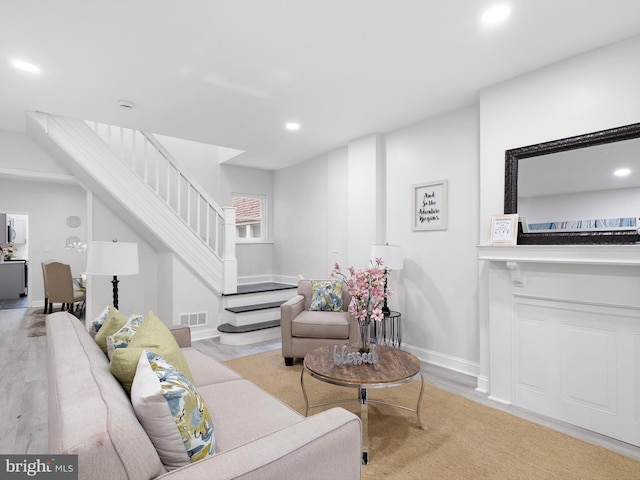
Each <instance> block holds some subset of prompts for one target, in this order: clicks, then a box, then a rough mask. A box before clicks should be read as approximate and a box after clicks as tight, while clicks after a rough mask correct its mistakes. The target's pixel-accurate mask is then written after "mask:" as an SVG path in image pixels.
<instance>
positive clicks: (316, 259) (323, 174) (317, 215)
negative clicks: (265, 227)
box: [273, 155, 346, 278]
mask: <svg viewBox="0 0 640 480" xmlns="http://www.w3.org/2000/svg"><path fill="white" fill-rule="evenodd" d="M345 167H346V165H345ZM329 175H330V173H329V171H328V160H327V156H326V155H325V156H321V157H318V158H315V159H313V160H309V161H306V162H303V163H299V164H297V165H293V166H291V167H288V168H284V169H282V170H278V171H276V172H275V173H274V182H273V183H274V188H273V191H274V202H273V203H274V229H273V241H274V245H273V250H274V271H275V273H276V274H280V275H284V276H293V277H295V276H297V275H302V276H303V277H305V278H326V277H327V276H328V275H329V273H330V272H331V270H330V269H329V268H328V266H329V263H328V260H327V248H328V247H327V231H328V230H330V229H331V226H329V224H330V223H331V219H332V218H333V216H334V215H337V216H338V217H340V216H341V215H342V214H343V213H344V208H345V207H339V206H338V207H337V210H334V209H332V210H331V211H330V210H329V205H332V206H333V207H336V203H337V199H338V198H340V197H336V196H335V195H334V196H331V197H329V196H328V195H327V193H328V190H329V185H330V184H331V182H332V178H333V175H332V176H331V177H330V176H329ZM337 175H338V176H340V175H344V174H343V172H342V171H340V172H339V173H337ZM344 195H345V193H344V192H343V195H342V198H343V199H344ZM342 227H343V222H341V221H339V222H338V223H337V225H336V228H342ZM343 231H344V232H345V233H346V229H345V230H343ZM336 248H339V249H341V250H342V249H343V248H346V245H344V247H343V246H342V245H339V246H336Z"/></svg>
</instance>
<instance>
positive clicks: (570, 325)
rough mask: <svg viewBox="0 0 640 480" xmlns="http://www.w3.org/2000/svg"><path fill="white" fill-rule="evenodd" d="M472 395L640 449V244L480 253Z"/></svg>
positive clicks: (485, 249)
mask: <svg viewBox="0 0 640 480" xmlns="http://www.w3.org/2000/svg"><path fill="white" fill-rule="evenodd" d="M477 252H478V260H479V262H480V269H479V276H480V282H479V289H480V292H479V298H480V314H479V316H480V360H481V362H480V372H481V374H480V376H479V377H478V390H480V391H483V392H486V393H488V394H489V398H490V399H493V400H496V401H498V402H502V403H506V404H513V405H517V406H518V407H521V408H525V409H528V410H531V411H534V412H536V413H539V414H542V415H546V416H549V417H553V418H557V419H559V420H561V421H564V422H568V423H571V424H574V425H578V426H580V427H583V428H587V429H589V430H593V431H595V432H598V433H601V434H603V435H607V436H609V437H612V438H616V439H618V440H621V441H624V442H627V443H630V444H632V445H637V446H640V421H639V420H638V419H640V376H639V375H638V372H639V371H640V370H639V369H640V364H639V363H638V361H637V360H638V359H639V358H640V295H638V292H640V245H636V244H631V245H481V246H478V247H477Z"/></svg>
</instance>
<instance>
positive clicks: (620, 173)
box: [613, 168, 631, 177]
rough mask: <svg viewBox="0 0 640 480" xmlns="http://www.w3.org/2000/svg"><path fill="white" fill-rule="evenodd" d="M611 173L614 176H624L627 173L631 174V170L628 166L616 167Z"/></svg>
mask: <svg viewBox="0 0 640 480" xmlns="http://www.w3.org/2000/svg"><path fill="white" fill-rule="evenodd" d="M613 174H614V175H615V176H616V177H626V176H627V175H630V174H631V170H629V169H628V168H618V169H617V170H616V171H615V172H613Z"/></svg>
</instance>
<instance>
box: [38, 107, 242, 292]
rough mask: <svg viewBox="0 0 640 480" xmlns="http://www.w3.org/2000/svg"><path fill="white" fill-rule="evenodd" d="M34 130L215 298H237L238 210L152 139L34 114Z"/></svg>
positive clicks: (91, 187) (89, 185)
mask: <svg viewBox="0 0 640 480" xmlns="http://www.w3.org/2000/svg"><path fill="white" fill-rule="evenodd" d="M27 131H28V133H29V134H30V135H31V136H32V137H34V138H35V139H36V140H37V141H38V143H40V144H41V145H43V146H45V148H47V149H48V150H49V151H50V152H51V153H53V154H54V155H55V156H56V158H57V159H58V160H59V161H60V162H61V163H63V164H64V165H65V166H66V167H67V168H68V169H69V170H70V171H71V172H72V173H73V174H74V176H75V177H76V178H77V179H78V180H79V181H80V182H81V183H82V184H83V185H84V186H85V187H86V188H87V189H89V190H91V191H92V192H93V193H94V194H95V195H97V196H98V197H99V198H100V199H101V200H102V201H104V202H105V203H106V204H107V205H109V206H110V207H111V208H113V209H114V210H115V211H116V212H117V213H118V214H119V215H122V216H124V217H128V218H130V219H133V220H135V221H137V222H140V224H142V225H143V227H144V228H143V230H144V231H145V232H147V234H148V235H149V237H152V238H149V240H150V242H151V243H152V244H156V245H157V244H158V243H161V244H162V245H164V247H165V248H167V249H169V250H170V251H172V252H173V253H174V254H175V255H176V256H177V257H178V258H180V259H181V260H182V261H183V262H184V264H185V265H187V266H188V267H189V268H190V269H191V270H192V271H193V272H194V273H195V274H196V275H198V276H199V277H200V278H201V279H202V281H203V282H205V283H206V284H207V285H209V286H210V287H211V288H212V289H213V290H214V291H215V292H217V293H219V294H221V295H224V294H233V293H235V292H236V289H237V261H236V258H235V210H234V209H233V208H220V207H219V206H218V205H216V203H215V202H214V201H213V200H212V199H211V198H210V197H209V196H208V195H207V194H206V193H205V192H204V190H203V189H202V188H200V187H199V186H198V185H197V183H196V182H195V181H194V180H193V179H192V178H190V177H189V175H188V174H187V173H186V172H185V171H183V170H182V169H181V168H180V167H179V166H178V164H177V163H176V162H175V160H174V159H172V158H171V156H170V155H169V154H168V152H166V151H165V150H164V149H163V148H162V146H161V145H160V144H159V143H157V142H156V141H155V139H154V138H153V136H152V135H148V134H145V133H143V132H139V131H135V130H130V129H125V128H121V127H111V126H106V125H100V124H93V128H91V127H90V126H89V125H88V124H87V123H86V122H84V121H83V120H78V119H74V118H68V117H61V116H56V115H50V114H46V113H29V114H28V115H27ZM141 233H142V232H141Z"/></svg>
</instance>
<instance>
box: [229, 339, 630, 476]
mask: <svg viewBox="0 0 640 480" xmlns="http://www.w3.org/2000/svg"><path fill="white" fill-rule="evenodd" d="M225 363H226V365H228V366H229V367H231V368H233V369H234V370H236V371H237V372H238V373H240V374H241V375H243V376H244V377H245V378H247V379H249V380H252V381H253V382H255V383H256V384H258V385H259V386H260V387H262V388H263V389H264V390H266V391H268V392H270V393H271V394H272V395H274V396H275V397H277V398H279V399H280V400H282V401H283V402H284V403H286V404H288V405H289V406H291V407H292V408H294V409H295V410H297V411H298V412H301V413H304V398H303V395H302V390H301V387H300V371H301V368H302V366H301V365H300V364H299V363H296V364H295V365H294V366H292V367H286V366H285V365H284V361H283V359H282V356H281V354H280V351H279V350H275V351H271V352H266V353H260V354H256V355H250V356H248V357H242V358H238V359H234V360H230V361H227V362H225ZM305 385H306V386H307V392H308V394H309V401H310V402H311V403H321V402H323V401H328V400H331V399H336V398H340V399H342V398H351V397H354V398H355V397H356V396H357V391H356V389H351V388H344V387H337V386H333V385H328V384H325V383H323V382H320V381H318V380H316V379H313V378H311V377H309V376H307V375H305ZM419 390H420V382H419V381H413V382H411V383H409V384H406V385H403V386H399V387H393V388H385V389H370V390H369V397H370V398H372V399H380V400H384V401H387V402H392V403H398V404H403V405H406V406H408V407H414V406H415V402H416V399H417V398H418V393H419ZM341 406H343V407H344V408H347V409H348V410H350V411H352V412H354V413H358V411H359V405H358V403H357V401H356V402H353V403H345V404H341ZM321 408H330V407H321ZM321 408H318V409H314V410H313V411H311V412H310V414H313V413H316V412H318V411H320V409H321ZM421 418H422V423H423V425H424V426H425V428H426V430H420V429H419V428H418V425H417V422H416V417H415V414H414V413H411V412H407V411H404V410H399V409H395V408H392V407H388V406H385V405H375V404H370V405H369V433H370V463H369V465H367V466H363V468H362V477H363V478H365V479H367V478H372V479H373V478H380V479H382V478H392V479H420V480H424V479H445V480H446V479H464V480H467V479H500V480H502V479H505V480H519V479H522V480H532V479H535V480H544V479H548V480H572V479H575V480H591V479H592V480H607V479H611V480H627V479H628V480H631V479H640V462H638V461H636V460H633V459H631V458H628V457H625V456H623V455H619V454H617V453H614V452H611V451H609V450H607V449H605V448H602V447H598V446H594V445H591V444H588V443H586V442H583V441H581V440H578V439H575V438H573V437H570V436H568V435H565V434H563V433H559V432H556V431H555V430H552V429H549V428H547V427H543V426H540V425H537V424H535V423H532V422H529V421H527V420H523V419H521V418H518V417H515V416H512V415H509V414H508V413H504V412H502V411H499V410H495V409H492V408H490V407H486V406H484V405H480V404H478V403H475V402H473V401H470V400H467V399H465V398H463V397H460V396H458V395H454V394H451V393H448V392H445V391H443V390H440V389H438V388H436V387H433V386H431V385H427V384H425V391H424V394H423V397H422V403H421ZM336 480H342V479H336Z"/></svg>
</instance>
